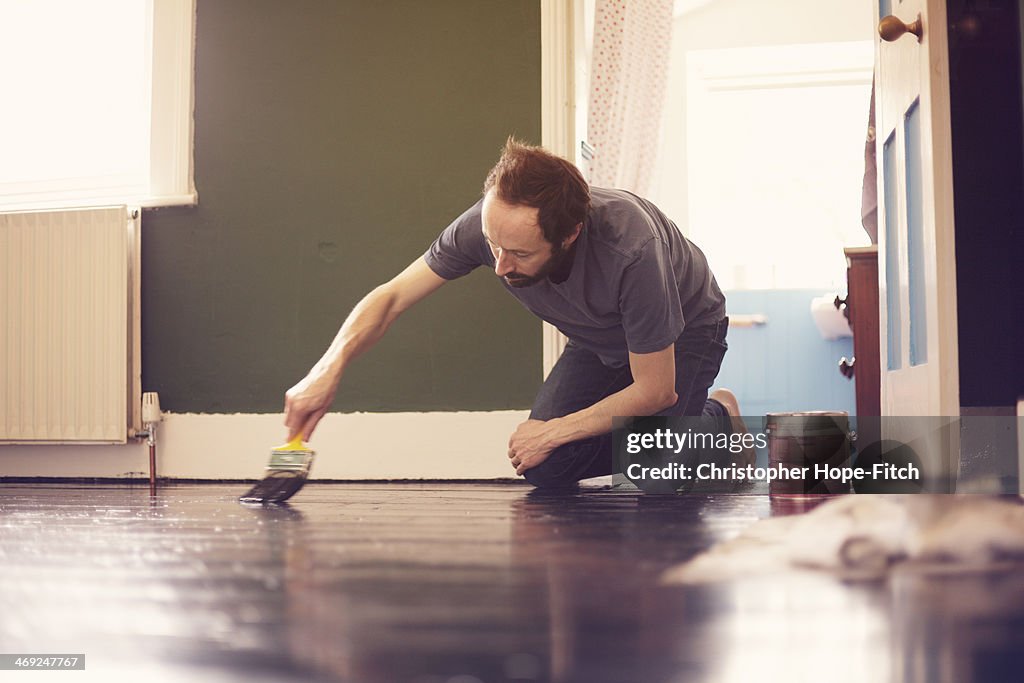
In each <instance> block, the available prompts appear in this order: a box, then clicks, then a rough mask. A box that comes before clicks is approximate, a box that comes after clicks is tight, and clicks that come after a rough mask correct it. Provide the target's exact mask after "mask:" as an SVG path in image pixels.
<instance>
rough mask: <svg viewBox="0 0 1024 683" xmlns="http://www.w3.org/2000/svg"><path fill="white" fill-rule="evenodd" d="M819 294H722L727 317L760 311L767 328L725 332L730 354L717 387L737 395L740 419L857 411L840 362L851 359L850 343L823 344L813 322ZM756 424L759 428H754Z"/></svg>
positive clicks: (806, 291) (803, 291) (801, 291)
mask: <svg viewBox="0 0 1024 683" xmlns="http://www.w3.org/2000/svg"><path fill="white" fill-rule="evenodd" d="M823 294H825V292H823V291H821V290H812V289H799V290H747V291H731V292H726V293H725V295H726V299H727V301H728V311H729V315H731V316H734V315H739V314H753V313H763V314H764V315H765V316H767V318H768V324H767V325H763V326H759V327H748V328H736V327H732V328H730V330H729V337H728V342H729V351H728V353H726V355H725V362H724V363H723V364H722V370H721V372H720V373H719V375H718V381H717V382H716V385H715V386H719V387H728V388H729V389H731V390H732V391H733V392H734V393H735V394H736V396H737V398H738V399H739V402H740V408H741V409H742V411H743V415H744V416H750V417H758V416H763V415H765V414H767V413H779V412H794V411H803V410H845V411H846V412H848V413H850V414H851V415H853V414H854V413H855V398H854V387H853V380H848V379H846V378H845V377H843V376H842V375H841V374H839V369H838V364H839V359H840V358H842V357H843V356H846V357H847V358H852V357H853V339H852V338H850V337H846V338H843V339H838V340H836V341H825V340H824V339H822V337H821V335H820V334H819V333H818V328H817V327H815V325H814V320H813V319H812V318H811V313H810V308H811V299H813V298H814V297H818V296H822V295H823ZM757 426H759V425H757Z"/></svg>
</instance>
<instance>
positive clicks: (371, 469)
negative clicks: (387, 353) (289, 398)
mask: <svg viewBox="0 0 1024 683" xmlns="http://www.w3.org/2000/svg"><path fill="white" fill-rule="evenodd" d="M528 415H529V414H528V412H527V411H525V410H522V411H519V410H505V411H493V412H432V413H331V414H328V415H326V416H324V418H323V420H322V421H321V422H320V425H319V426H318V427H317V430H316V433H315V434H314V435H313V440H312V442H311V443H310V447H311V448H312V449H313V450H315V451H316V460H315V461H314V462H313V469H312V472H311V473H310V478H311V479H340V480H360V479H499V478H508V477H515V471H514V470H513V469H512V466H511V465H510V464H509V461H508V458H507V456H506V451H507V448H508V437H509V435H510V434H511V433H512V431H513V430H514V429H515V428H516V426H517V425H518V424H519V423H520V422H522V421H523V420H525V419H527V417H528ZM283 419H284V418H283V416H282V415H281V414H260V415H256V414H234V415H206V414H191V413H187V414H175V413H168V414H166V415H165V419H164V421H163V422H162V423H160V425H159V427H158V428H157V476H158V477H167V478H172V479H259V478H262V477H263V468H264V467H265V466H266V464H267V459H268V457H269V455H270V449H271V448H273V447H274V446H277V445H280V444H281V443H282V442H283V441H284V439H285V437H286V436H287V434H286V433H285V428H284V426H283ZM148 476H149V449H148V448H147V446H146V443H145V441H140V442H136V441H131V442H129V443H128V444H127V445H45V446H44V445H38V446H0V477H119V478H148Z"/></svg>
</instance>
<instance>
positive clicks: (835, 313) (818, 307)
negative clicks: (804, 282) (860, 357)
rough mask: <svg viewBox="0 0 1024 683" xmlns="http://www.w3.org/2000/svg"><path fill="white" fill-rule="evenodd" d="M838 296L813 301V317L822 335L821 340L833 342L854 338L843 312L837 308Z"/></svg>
mask: <svg viewBox="0 0 1024 683" xmlns="http://www.w3.org/2000/svg"><path fill="white" fill-rule="evenodd" d="M835 300H836V295H835V293H832V294H825V295H824V296H818V297H815V298H813V299H811V317H812V318H814V325H815V326H816V327H817V328H818V332H820V333H821V338H822V339H825V340H828V341H832V340H835V339H840V338H841V337H852V336H853V330H851V329H850V322H849V321H848V320H847V319H846V316H845V315H843V312H842V311H841V310H839V309H838V308H836V304H835Z"/></svg>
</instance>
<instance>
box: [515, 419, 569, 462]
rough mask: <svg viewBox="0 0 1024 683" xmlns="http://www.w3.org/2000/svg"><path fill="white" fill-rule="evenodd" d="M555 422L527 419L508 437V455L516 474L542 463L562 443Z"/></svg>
mask: <svg viewBox="0 0 1024 683" xmlns="http://www.w3.org/2000/svg"><path fill="white" fill-rule="evenodd" d="M553 422H554V421H553V420H552V421H551V422H545V421H544V420H527V421H526V422H523V423H522V424H520V425H519V426H518V427H516V431H514V432H512V436H510V437H509V439H508V457H509V460H511V461H512V466H513V467H514V468H516V474H522V473H523V472H525V471H526V470H528V469H530V468H533V467H536V466H537V465H539V464H541V463H542V462H544V461H545V460H547V459H548V456H549V455H551V451H553V450H555V448H557V447H558V446H559V445H560V443H559V442H558V440H557V439H556V437H555V427H554V425H553Z"/></svg>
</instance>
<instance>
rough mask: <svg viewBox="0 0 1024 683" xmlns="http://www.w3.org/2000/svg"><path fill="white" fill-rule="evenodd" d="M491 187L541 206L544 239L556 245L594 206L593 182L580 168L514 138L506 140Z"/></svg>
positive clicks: (507, 197) (509, 198)
mask: <svg viewBox="0 0 1024 683" xmlns="http://www.w3.org/2000/svg"><path fill="white" fill-rule="evenodd" d="M491 188H494V191H495V196H496V197H497V198H498V199H500V200H501V201H503V202H505V203H507V204H516V205H520V206H529V207H532V208H534V209H537V220H538V222H539V223H540V229H541V232H542V233H543V234H544V239H546V240H547V241H548V242H550V243H551V244H553V245H556V246H557V245H561V243H562V242H563V241H564V240H565V239H566V238H567V237H568V236H569V235H571V234H572V231H573V229H574V228H575V227H576V225H577V224H579V223H582V222H583V221H584V219H586V217H587V212H588V211H589V210H590V186H589V185H588V184H587V181H586V180H584V179H583V174H582V173H580V172H579V169H577V168H576V167H575V166H574V165H573V164H571V163H569V162H568V161H566V160H565V159H563V158H561V157H559V156H555V155H554V154H552V153H551V152H548V151H547V150H545V149H543V148H541V147H533V146H531V145H526V144H523V143H521V142H519V141H517V140H515V139H513V138H509V139H508V140H507V141H506V142H505V149H503V150H502V152H501V158H500V159H498V163H496V164H495V165H494V168H492V169H491V172H490V173H488V174H487V180H486V181H484V194H487V193H488V192H489V191H490V190H491Z"/></svg>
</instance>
